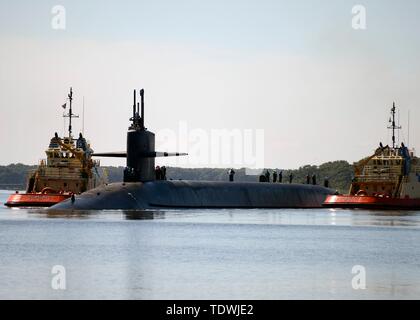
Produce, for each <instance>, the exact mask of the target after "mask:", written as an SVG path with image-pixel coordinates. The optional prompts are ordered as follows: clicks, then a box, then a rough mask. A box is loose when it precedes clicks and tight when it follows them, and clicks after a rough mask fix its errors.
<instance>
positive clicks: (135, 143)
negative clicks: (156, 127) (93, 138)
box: [93, 89, 187, 182]
mask: <svg viewBox="0 0 420 320" xmlns="http://www.w3.org/2000/svg"><path fill="white" fill-rule="evenodd" d="M130 121H131V125H130V127H129V128H128V132H127V149H126V151H125V152H108V153H95V154H93V155H94V156H97V157H115V158H126V159H127V166H126V167H125V169H124V182H147V181H154V180H156V173H155V158H156V157H171V156H185V155H187V153H179V152H157V151H155V134H154V133H153V132H150V131H148V130H147V128H146V127H145V126H144V89H141V90H140V103H139V102H137V92H136V90H134V102H133V116H132V117H131V118H130Z"/></svg>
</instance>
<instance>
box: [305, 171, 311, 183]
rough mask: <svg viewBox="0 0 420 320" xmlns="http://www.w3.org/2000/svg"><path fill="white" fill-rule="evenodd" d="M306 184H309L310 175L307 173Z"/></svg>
mask: <svg viewBox="0 0 420 320" xmlns="http://www.w3.org/2000/svg"><path fill="white" fill-rule="evenodd" d="M306 184H311V176H310V175H309V173H308V174H307V175H306Z"/></svg>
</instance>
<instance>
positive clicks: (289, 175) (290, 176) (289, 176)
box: [289, 173, 293, 183]
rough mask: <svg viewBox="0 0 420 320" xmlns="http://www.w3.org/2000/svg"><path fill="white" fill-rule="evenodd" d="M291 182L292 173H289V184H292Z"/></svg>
mask: <svg viewBox="0 0 420 320" xmlns="http://www.w3.org/2000/svg"><path fill="white" fill-rule="evenodd" d="M292 182H293V173H290V175H289V183H292Z"/></svg>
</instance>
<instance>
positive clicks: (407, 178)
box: [324, 103, 420, 210]
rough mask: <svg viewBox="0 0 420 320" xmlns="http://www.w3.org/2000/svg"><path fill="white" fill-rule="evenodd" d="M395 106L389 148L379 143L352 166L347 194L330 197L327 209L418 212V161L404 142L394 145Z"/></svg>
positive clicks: (396, 128) (327, 200)
mask: <svg viewBox="0 0 420 320" xmlns="http://www.w3.org/2000/svg"><path fill="white" fill-rule="evenodd" d="M395 111H396V108H395V103H394V104H393V107H392V109H391V118H390V120H389V121H390V123H391V125H390V126H389V127H388V129H392V147H390V146H385V147H384V146H383V145H382V143H381V144H380V146H379V148H378V149H376V151H375V153H374V154H373V155H372V156H370V157H368V158H365V159H363V160H361V161H359V162H358V163H356V164H355V166H354V168H355V177H354V179H353V182H352V184H351V187H350V191H349V194H348V195H330V196H328V197H327V199H326V200H325V202H324V207H329V208H366V209H406V210H414V209H420V159H419V158H418V157H416V156H415V154H414V149H412V150H410V149H409V148H408V147H407V146H405V145H404V143H401V145H400V146H397V143H396V139H395V131H396V130H400V129H401V128H402V127H401V126H399V125H396V122H395Z"/></svg>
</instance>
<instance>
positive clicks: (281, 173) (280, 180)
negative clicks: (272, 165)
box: [279, 171, 283, 183]
mask: <svg viewBox="0 0 420 320" xmlns="http://www.w3.org/2000/svg"><path fill="white" fill-rule="evenodd" d="M279 182H280V183H282V182H283V171H280V173H279Z"/></svg>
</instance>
